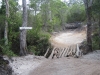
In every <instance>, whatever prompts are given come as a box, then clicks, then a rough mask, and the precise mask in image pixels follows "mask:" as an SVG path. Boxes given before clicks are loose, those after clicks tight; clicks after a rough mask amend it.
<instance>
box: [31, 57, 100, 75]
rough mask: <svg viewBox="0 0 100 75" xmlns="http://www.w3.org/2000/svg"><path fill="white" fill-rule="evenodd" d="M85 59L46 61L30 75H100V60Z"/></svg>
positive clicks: (70, 58) (69, 58)
mask: <svg viewBox="0 0 100 75" xmlns="http://www.w3.org/2000/svg"><path fill="white" fill-rule="evenodd" d="M86 57H87V56H85V58H78V59H77V58H72V57H68V58H67V57H66V58H65V57H64V58H59V59H52V60H48V61H46V62H45V63H43V64H41V66H39V67H38V68H36V69H35V70H34V71H33V72H31V73H30V75H100V60H95V59H91V58H90V59H87V58H86ZM88 57H89V56H88ZM99 58H100V57H99Z"/></svg>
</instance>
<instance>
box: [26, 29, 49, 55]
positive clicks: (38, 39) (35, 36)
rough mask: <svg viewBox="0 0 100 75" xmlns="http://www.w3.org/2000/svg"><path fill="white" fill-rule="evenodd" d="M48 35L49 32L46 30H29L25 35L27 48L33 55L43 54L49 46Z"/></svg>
mask: <svg viewBox="0 0 100 75" xmlns="http://www.w3.org/2000/svg"><path fill="white" fill-rule="evenodd" d="M49 37H50V34H49V33H46V32H42V31H41V32H37V33H35V32H34V31H33V30H32V31H29V32H28V37H27V45H28V50H29V51H30V52H33V53H34V54H35V55H44V53H45V52H46V50H47V48H48V46H49Z"/></svg>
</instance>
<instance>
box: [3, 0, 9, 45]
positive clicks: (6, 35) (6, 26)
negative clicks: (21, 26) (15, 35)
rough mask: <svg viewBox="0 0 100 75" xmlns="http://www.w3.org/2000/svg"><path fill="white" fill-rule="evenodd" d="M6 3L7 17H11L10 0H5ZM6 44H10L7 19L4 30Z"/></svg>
mask: <svg viewBox="0 0 100 75" xmlns="http://www.w3.org/2000/svg"><path fill="white" fill-rule="evenodd" d="M5 3H6V19H8V18H9V0H5ZM4 39H5V45H8V21H7V20H5V30H4Z"/></svg>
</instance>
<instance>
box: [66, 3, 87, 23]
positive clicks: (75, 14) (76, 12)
mask: <svg viewBox="0 0 100 75" xmlns="http://www.w3.org/2000/svg"><path fill="white" fill-rule="evenodd" d="M85 19H86V15H85V8H84V5H83V4H82V5H80V4H74V5H71V6H69V7H68V12H67V22H82V21H84V20H85Z"/></svg>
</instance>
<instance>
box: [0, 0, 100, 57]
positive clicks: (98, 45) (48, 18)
mask: <svg viewBox="0 0 100 75" xmlns="http://www.w3.org/2000/svg"><path fill="white" fill-rule="evenodd" d="M29 1H30V3H29V4H27V15H28V16H27V21H28V23H27V26H28V27H33V29H32V30H27V39H26V41H27V51H28V53H34V54H36V55H43V54H44V53H45V52H46V50H47V48H48V46H49V45H50V43H49V38H50V36H51V33H52V32H58V31H64V30H65V25H66V23H82V24H81V25H86V24H87V21H91V29H92V48H93V50H97V49H100V13H99V12H100V7H99V6H100V0H94V1H93V2H92V5H91V6H90V7H91V8H90V7H89V9H87V8H85V4H84V2H83V0H69V1H64V2H62V1H61V0H29ZM90 1H92V0H90ZM6 6H7V3H6V2H5V0H2V2H1V6H0V54H6V55H8V56H16V55H19V52H20V30H19V27H21V26H22V11H23V10H22V6H21V5H19V4H18V0H9V15H8V16H7V14H6V10H7V9H6ZM87 10H88V11H89V12H90V13H89V14H90V18H91V20H88V19H87V12H88V11H87ZM90 18H89V19H90ZM7 23H8V27H7V33H8V39H5V35H4V34H5V26H6V25H7ZM7 40H8V43H6V44H5V41H7Z"/></svg>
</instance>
